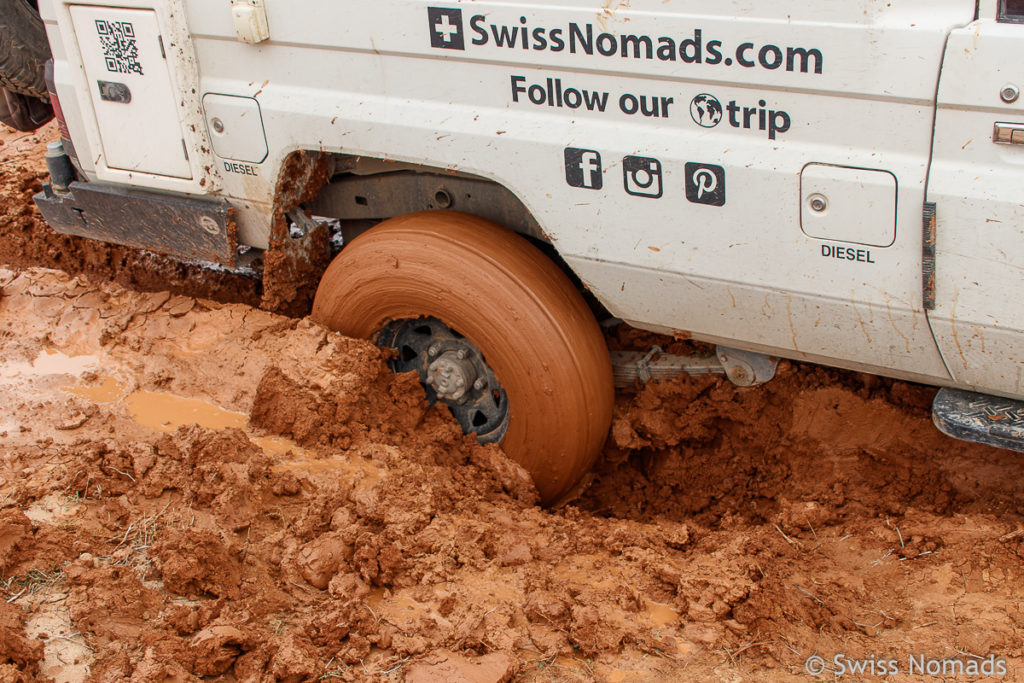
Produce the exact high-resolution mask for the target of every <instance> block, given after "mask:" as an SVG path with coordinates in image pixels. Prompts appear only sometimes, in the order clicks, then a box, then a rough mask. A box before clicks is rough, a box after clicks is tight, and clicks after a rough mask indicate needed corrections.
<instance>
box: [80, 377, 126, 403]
mask: <svg viewBox="0 0 1024 683" xmlns="http://www.w3.org/2000/svg"><path fill="white" fill-rule="evenodd" d="M99 380H100V383H99V384H96V385H93V386H74V387H64V391H66V392H68V393H69V394H74V395H75V396H81V397H82V398H84V399H86V400H88V401H92V402H93V403H114V402H116V401H120V400H121V399H122V398H124V395H125V393H126V391H127V389H128V386H127V385H126V384H125V383H124V382H120V381H118V380H117V379H116V378H114V377H111V376H110V375H101V376H100V377H99Z"/></svg>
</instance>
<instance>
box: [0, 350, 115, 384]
mask: <svg viewBox="0 0 1024 683" xmlns="http://www.w3.org/2000/svg"><path fill="white" fill-rule="evenodd" d="M99 363H100V359H99V358H98V357H97V356H69V355H67V354H65V353H62V352H60V351H57V350H56V349H44V350H43V351H42V352H41V353H40V354H39V355H38V356H37V357H36V358H35V360H33V361H32V362H26V361H23V362H19V363H4V364H3V365H2V366H0V377H3V378H13V377H40V376H44V375H81V374H82V373H84V372H86V371H87V370H91V369H93V368H95V367H97V366H98V365H99Z"/></svg>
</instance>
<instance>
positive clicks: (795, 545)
mask: <svg viewBox="0 0 1024 683" xmlns="http://www.w3.org/2000/svg"><path fill="white" fill-rule="evenodd" d="M775 530H776V531H778V532H779V533H780V534H782V537H783V538H784V539H786V543H789V544H790V545H791V546H793V547H794V548H799V547H800V544H799V543H797V542H796V541H794V540H793V539H792V538H790V537H789V536H787V535H786V532H785V531H783V530H782V529H781V528H779V525H778V524H776V525H775Z"/></svg>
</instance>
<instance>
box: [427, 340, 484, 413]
mask: <svg viewBox="0 0 1024 683" xmlns="http://www.w3.org/2000/svg"><path fill="white" fill-rule="evenodd" d="M431 350H435V351H436V349H431ZM428 355H429V351H428ZM468 356H469V353H468V351H467V350H466V349H459V350H458V351H445V352H444V353H443V354H441V356H440V357H438V359H437V360H435V361H434V362H433V363H431V364H430V365H429V366H428V367H427V378H426V380H424V381H425V382H426V383H427V384H429V385H430V386H432V387H433V388H434V391H436V392H437V397H438V398H439V399H441V400H443V401H457V402H461V401H462V400H464V399H465V398H466V393H467V391H468V390H469V389H472V388H473V383H474V382H476V367H474V365H473V362H472V361H471V360H469V359H468Z"/></svg>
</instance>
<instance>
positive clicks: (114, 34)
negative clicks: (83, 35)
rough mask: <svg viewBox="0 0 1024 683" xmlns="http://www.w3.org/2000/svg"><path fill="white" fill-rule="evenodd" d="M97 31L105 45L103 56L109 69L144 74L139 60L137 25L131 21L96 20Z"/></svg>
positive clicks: (124, 72) (120, 72)
mask: <svg viewBox="0 0 1024 683" xmlns="http://www.w3.org/2000/svg"><path fill="white" fill-rule="evenodd" d="M96 33H98V34H99V37H100V45H102V46H103V57H104V60H105V61H106V63H107V71H113V72H114V73H118V74H128V73H137V74H139V75H140V76H141V75H142V64H141V63H140V62H139V46H138V45H137V44H136V42H135V27H133V26H132V23H131V22H130V21H107V20H106V19H97V20H96Z"/></svg>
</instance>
